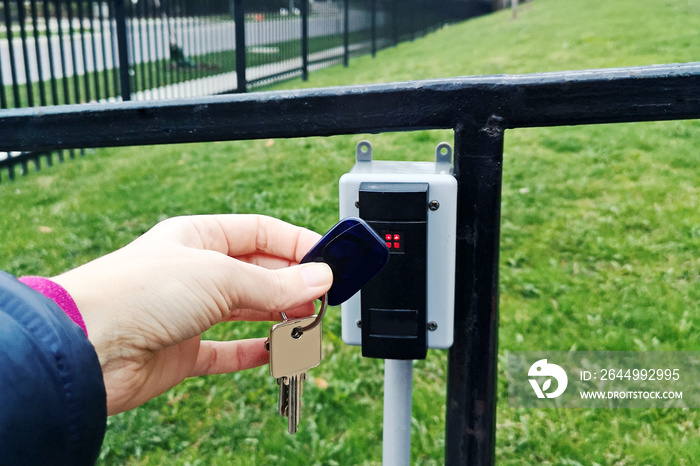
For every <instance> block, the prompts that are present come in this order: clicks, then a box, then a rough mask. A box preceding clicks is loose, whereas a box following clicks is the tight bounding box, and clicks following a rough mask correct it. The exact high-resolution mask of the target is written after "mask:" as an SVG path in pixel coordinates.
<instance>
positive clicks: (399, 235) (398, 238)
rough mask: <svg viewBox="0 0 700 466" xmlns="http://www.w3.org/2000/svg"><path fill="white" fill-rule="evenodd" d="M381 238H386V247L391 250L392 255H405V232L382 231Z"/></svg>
mask: <svg viewBox="0 0 700 466" xmlns="http://www.w3.org/2000/svg"><path fill="white" fill-rule="evenodd" d="M379 234H380V236H381V237H383V238H384V241H385V243H386V247H387V248H388V249H390V250H391V252H392V253H394V254H396V253H403V252H404V249H403V232H401V231H391V230H382V231H380V232H379Z"/></svg>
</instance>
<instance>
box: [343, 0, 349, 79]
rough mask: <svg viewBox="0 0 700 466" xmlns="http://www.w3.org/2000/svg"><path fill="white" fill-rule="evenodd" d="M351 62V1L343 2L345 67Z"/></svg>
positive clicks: (345, 0)
mask: <svg viewBox="0 0 700 466" xmlns="http://www.w3.org/2000/svg"><path fill="white" fill-rule="evenodd" d="M349 62H350V0H344V1H343V66H345V67H347V66H348V64H349Z"/></svg>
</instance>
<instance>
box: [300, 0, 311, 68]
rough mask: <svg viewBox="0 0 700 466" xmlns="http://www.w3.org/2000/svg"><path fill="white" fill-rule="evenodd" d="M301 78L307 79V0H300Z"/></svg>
mask: <svg viewBox="0 0 700 466" xmlns="http://www.w3.org/2000/svg"><path fill="white" fill-rule="evenodd" d="M299 5H300V6H301V9H300V10H301V79H302V80H303V81H308V80H309V0H301V2H300V3H299Z"/></svg>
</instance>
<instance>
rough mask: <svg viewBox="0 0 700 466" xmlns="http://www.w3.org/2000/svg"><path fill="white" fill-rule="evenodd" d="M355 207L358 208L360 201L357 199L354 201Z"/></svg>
mask: <svg viewBox="0 0 700 466" xmlns="http://www.w3.org/2000/svg"><path fill="white" fill-rule="evenodd" d="M355 207H357V208H358V209H359V208H360V201H359V200H358V201H355Z"/></svg>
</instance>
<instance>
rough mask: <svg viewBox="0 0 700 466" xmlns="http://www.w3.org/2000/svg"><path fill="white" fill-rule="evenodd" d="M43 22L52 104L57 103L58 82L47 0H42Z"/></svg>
mask: <svg viewBox="0 0 700 466" xmlns="http://www.w3.org/2000/svg"><path fill="white" fill-rule="evenodd" d="M43 13H44V22H45V23H46V50H47V52H48V57H49V78H50V80H51V86H50V87H51V102H52V104H53V105H58V84H57V83H56V71H55V70H54V61H53V44H52V41H53V39H52V37H51V12H50V5H49V1H48V0H44V8H43Z"/></svg>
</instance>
